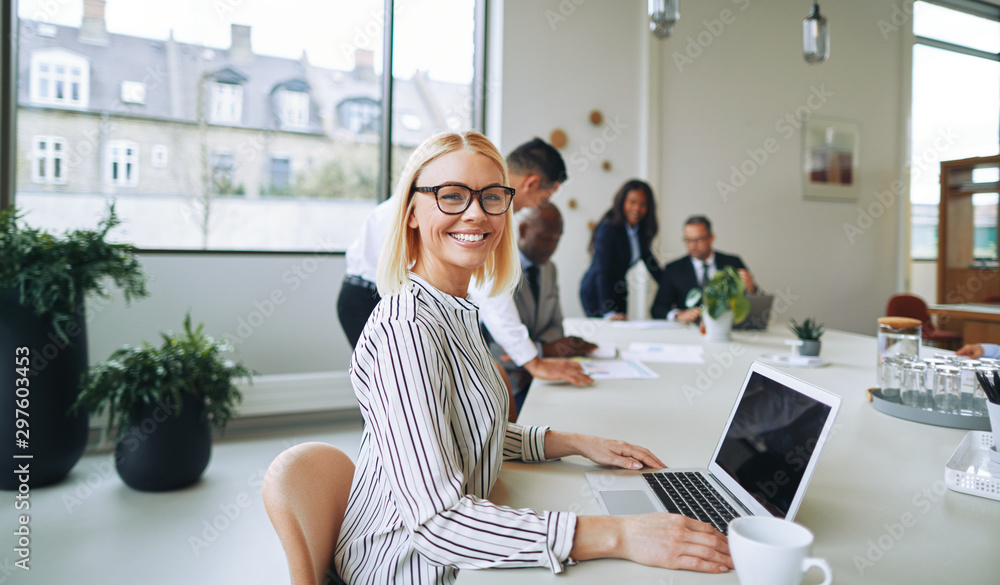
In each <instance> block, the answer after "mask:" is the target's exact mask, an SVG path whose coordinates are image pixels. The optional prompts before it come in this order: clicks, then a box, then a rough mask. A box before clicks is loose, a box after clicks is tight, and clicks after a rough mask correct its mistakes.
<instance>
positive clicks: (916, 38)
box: [904, 0, 1000, 262]
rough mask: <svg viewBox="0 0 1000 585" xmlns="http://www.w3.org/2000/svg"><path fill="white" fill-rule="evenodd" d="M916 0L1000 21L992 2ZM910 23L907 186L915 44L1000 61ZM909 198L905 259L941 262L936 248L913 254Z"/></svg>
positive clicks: (999, 55)
mask: <svg viewBox="0 0 1000 585" xmlns="http://www.w3.org/2000/svg"><path fill="white" fill-rule="evenodd" d="M915 1H921V2H925V3H927V4H934V5H937V6H941V7H943V8H948V9H950V10H956V11H959V12H964V13H967V14H971V15H974V16H978V17H981V18H986V19H989V20H993V21H996V22H998V23H1000V6H996V5H991V4H985V3H982V2H979V1H977V0H915ZM911 13H912V4H911ZM910 25H911V26H910V36H911V39H912V43H910V48H909V51H908V53H909V54H908V56H907V59H906V61H905V62H904V67H906V68H907V69H908V70H909V73H908V76H909V77H908V85H909V92H908V95H909V100H908V101H909V104H908V105H907V109H906V111H907V112H908V116H907V117H908V119H910V120H911V122H910V124H908V125H907V128H906V133H905V134H904V137H905V140H906V152H907V153H908V156H907V158H906V161H905V165H906V166H905V167H904V172H905V173H906V184H907V185H909V183H910V173H911V172H912V168H911V166H912V163H913V158H912V157H913V154H912V150H913V142H912V138H911V135H912V126H911V124H912V117H913V110H912V107H913V73H912V70H913V61H914V59H913V54H914V49H915V48H916V46H917V45H923V46H927V47H932V48H935V49H940V50H944V51H950V52H953V53H958V54H962V55H968V56H971V57H978V58H982V59H987V60H990V61H997V62H1000V52H998V53H990V52H988V51H983V50H980V49H974V48H972V47H967V46H963V45H957V44H954V43H949V42H947V41H941V40H938V39H933V38H929V37H924V36H920V35H917V34H916V33H915V32H913V26H912V25H913V20H912V19H911V21H910ZM998 107H1000V104H998ZM997 139H998V143H1000V125H998V128H997ZM910 197H911V194H910V192H909V189H907V208H908V209H910V212H909V213H907V215H906V217H907V218H908V219H907V223H906V232H904V233H905V234H906V241H905V246H904V250H905V255H906V258H907V259H908V260H909V261H910V262H938V261H939V257H938V252H937V250H935V253H934V256H932V257H928V256H919V257H918V256H914V255H913V235H912V234H913V231H914V225H915V224H914V219H913V217H914V215H913V213H912V206H913V203H912V201H911V200H910V199H909V198H910ZM939 227H940V218H938V223H937V224H935V227H934V230H935V233H936V234H939V231H938V230H939Z"/></svg>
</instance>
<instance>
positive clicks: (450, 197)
mask: <svg viewBox="0 0 1000 585" xmlns="http://www.w3.org/2000/svg"><path fill="white" fill-rule="evenodd" d="M413 190H414V191H417V192H420V193H433V194H434V198H435V199H436V200H437V206H438V209H440V210H441V213H446V214H448V215H458V214H460V213H465V210H466V209H468V208H469V205H471V204H472V197H473V196H476V197H479V206H480V207H482V208H483V211H484V212H486V213H488V214H489V215H503V214H504V213H506V212H507V208H509V207H510V203H511V201H513V200H514V189H512V188H510V187H501V186H499V185H491V186H489V187H483V188H482V189H479V190H478V191H477V190H476V189H472V188H470V187H466V186H465V185H438V186H437V187H414V189H413Z"/></svg>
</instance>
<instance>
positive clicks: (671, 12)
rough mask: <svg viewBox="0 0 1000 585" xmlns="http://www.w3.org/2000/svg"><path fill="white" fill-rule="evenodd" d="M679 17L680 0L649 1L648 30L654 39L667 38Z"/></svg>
mask: <svg viewBox="0 0 1000 585" xmlns="http://www.w3.org/2000/svg"><path fill="white" fill-rule="evenodd" d="M680 17H681V8H680V0H649V30H650V31H652V32H653V36H654V37H656V38H658V39H665V38H667V37H669V36H670V33H672V32H674V24H676V23H677V20H678V19H680Z"/></svg>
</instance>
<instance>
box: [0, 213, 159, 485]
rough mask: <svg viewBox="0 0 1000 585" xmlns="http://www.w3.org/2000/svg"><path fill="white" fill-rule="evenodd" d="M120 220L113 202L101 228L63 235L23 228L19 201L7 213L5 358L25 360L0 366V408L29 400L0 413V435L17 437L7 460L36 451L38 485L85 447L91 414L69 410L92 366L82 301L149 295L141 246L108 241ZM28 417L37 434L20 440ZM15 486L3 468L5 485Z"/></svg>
mask: <svg viewBox="0 0 1000 585" xmlns="http://www.w3.org/2000/svg"><path fill="white" fill-rule="evenodd" d="M119 223H120V221H119V219H118V216H117V215H116V214H115V208H114V206H113V205H112V206H109V208H108V211H107V215H106V217H105V218H104V219H103V220H101V221H100V223H99V224H98V227H97V229H96V230H89V229H80V230H73V231H67V232H65V233H63V234H61V235H56V234H51V233H49V232H47V231H44V230H41V229H37V228H32V227H29V226H28V225H25V223H24V222H23V221H22V215H21V213H20V212H19V211H18V210H17V209H15V208H13V207H8V208H7V209H4V210H3V211H0V355H3V356H5V357H4V359H8V358H9V357H14V356H16V362H15V363H16V364H17V366H18V367H17V369H15V368H3V369H0V403H2V404H3V405H4V406H3V407H0V409H8V408H13V405H14V404H15V398H17V402H16V404H19V405H24V406H19V407H18V411H19V413H21V414H18V416H17V417H16V418H15V416H14V413H11V416H3V417H0V435H2V436H4V437H11V440H10V441H4V442H3V443H0V458H2V459H3V460H4V461H10V460H11V457H12V456H14V455H31V456H32V461H31V478H30V480H29V482H30V485H31V486H32V487H41V486H44V485H49V484H53V483H56V482H58V481H61V480H62V479H63V478H65V477H66V475H67V474H68V473H69V471H70V470H71V469H72V468H73V466H74V465H75V464H76V462H77V461H79V459H80V457H81V456H82V455H83V451H84V449H85V447H86V446H87V434H88V420H87V416H86V413H80V412H77V413H72V414H71V413H69V412H68V411H69V408H70V406H72V405H73V403H74V402H75V401H76V398H77V395H78V393H79V390H80V384H79V382H80V375H81V374H82V373H83V372H84V371H85V370H86V369H87V363H88V356H87V319H86V312H85V310H84V305H85V300H86V299H87V298H88V297H93V296H97V297H102V298H105V299H107V298H110V297H111V293H110V289H111V288H113V287H114V288H118V289H120V290H121V292H122V296H123V297H124V298H125V301H126V303H128V302H130V301H131V300H133V299H140V298H142V297H145V296H146V294H147V292H146V276H145V274H144V273H143V271H142V267H141V265H140V264H139V260H138V258H137V257H136V253H135V249H134V248H133V247H132V246H130V245H128V244H122V243H115V242H110V241H108V240H109V238H108V233H109V232H110V231H111V230H113V229H114V228H115V227H116V226H117V225H118V224H119ZM12 361H14V360H12ZM4 412H8V411H6V410H4ZM29 416H30V419H29V418H26V417H29ZM26 422H30V429H29V430H30V431H31V433H30V440H29V437H25V439H24V442H23V443H16V442H15V441H14V440H13V437H14V435H15V430H19V431H20V432H21V433H22V434H27V433H25V432H24V427H21V426H17V427H15V424H18V425H21V424H25V423H26ZM17 487H18V486H17V484H16V481H15V476H14V475H12V474H0V489H17Z"/></svg>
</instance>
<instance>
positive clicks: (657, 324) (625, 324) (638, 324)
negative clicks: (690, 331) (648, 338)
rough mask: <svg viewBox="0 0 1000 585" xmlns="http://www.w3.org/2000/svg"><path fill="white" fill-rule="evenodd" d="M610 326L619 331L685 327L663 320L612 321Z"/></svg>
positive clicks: (682, 324)
mask: <svg viewBox="0 0 1000 585" xmlns="http://www.w3.org/2000/svg"><path fill="white" fill-rule="evenodd" d="M611 326H612V327H617V328H619V329H681V328H683V327H686V325H685V324H684V323H678V322H677V321H667V320H664V319H651V320H646V321H614V322H613V324H612V325H611Z"/></svg>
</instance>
